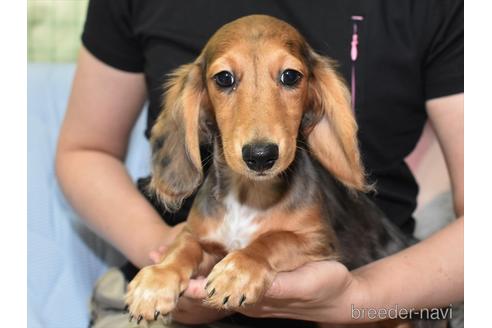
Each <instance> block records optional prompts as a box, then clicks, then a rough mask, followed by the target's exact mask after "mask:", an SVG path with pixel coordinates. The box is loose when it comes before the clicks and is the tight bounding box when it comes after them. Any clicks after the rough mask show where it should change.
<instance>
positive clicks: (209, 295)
mask: <svg viewBox="0 0 492 328" xmlns="http://www.w3.org/2000/svg"><path fill="white" fill-rule="evenodd" d="M214 294H215V288H214V289H212V290H211V291H210V293H208V297H212V296H213V295H214Z"/></svg>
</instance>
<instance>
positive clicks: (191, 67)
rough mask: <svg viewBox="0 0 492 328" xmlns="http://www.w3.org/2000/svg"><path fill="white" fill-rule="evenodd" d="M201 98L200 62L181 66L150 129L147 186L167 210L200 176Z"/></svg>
mask: <svg viewBox="0 0 492 328" xmlns="http://www.w3.org/2000/svg"><path fill="white" fill-rule="evenodd" d="M205 98H206V91H205V88H204V85H203V81H202V74H201V65H200V64H199V63H198V61H197V62H195V63H192V64H188V65H183V66H181V67H180V68H178V69H177V70H176V71H175V72H174V73H173V74H172V75H171V79H170V81H169V83H167V85H166V93H165V97H164V103H163V110H162V112H161V114H160V115H159V117H158V118H157V121H156V123H155V125H154V126H153V128H152V131H151V138H150V142H151V145H152V180H151V182H150V185H149V188H150V191H151V192H154V193H155V194H156V195H157V196H158V197H159V199H160V200H161V202H162V203H163V204H164V206H165V207H166V209H167V210H169V211H175V210H178V209H179V208H180V207H181V204H182V201H183V200H184V199H185V198H186V197H188V196H190V195H191V194H192V193H193V192H194V191H195V190H196V189H197V188H198V186H199V185H200V183H201V182H202V179H203V171H202V164H201V158H200V147H199V143H200V140H199V139H200V135H199V134H200V131H199V130H200V123H199V120H200V116H201V111H202V107H203V105H204V101H205Z"/></svg>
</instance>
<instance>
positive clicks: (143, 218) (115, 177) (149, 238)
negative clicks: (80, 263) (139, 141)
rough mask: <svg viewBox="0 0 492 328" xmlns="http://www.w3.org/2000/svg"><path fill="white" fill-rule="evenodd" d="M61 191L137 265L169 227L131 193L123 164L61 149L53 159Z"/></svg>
mask: <svg viewBox="0 0 492 328" xmlns="http://www.w3.org/2000/svg"><path fill="white" fill-rule="evenodd" d="M57 175H58V179H59V181H60V185H61V186H62V189H63V191H64V193H65V195H66V197H67V198H68V200H69V201H70V203H71V204H72V206H73V207H74V208H75V210H76V211H77V212H78V213H79V214H80V216H81V217H82V218H83V219H84V220H85V221H86V223H87V224H88V226H90V227H91V229H93V230H94V231H95V232H96V233H98V234H99V235H100V236H101V237H103V238H104V239H106V240H107V241H109V242H110V243H111V244H113V245H114V246H115V247H116V248H118V249H119V250H120V251H121V252H122V253H123V254H125V256H126V257H127V258H128V259H129V260H130V261H131V262H133V263H134V264H135V265H137V266H144V265H148V264H150V260H149V259H148V253H149V252H150V251H151V250H154V249H156V248H157V247H158V246H160V245H162V244H163V242H164V241H165V238H166V236H167V235H168V234H169V232H170V231H171V229H170V228H169V227H168V226H166V225H165V224H164V223H163V221H162V220H161V218H160V216H159V215H158V214H157V212H156V211H155V210H154V209H153V208H152V207H151V206H150V205H149V203H148V202H147V201H146V200H145V198H144V197H143V196H142V195H141V194H140V192H139V191H138V190H137V189H136V187H135V185H134V183H133V182H132V180H131V178H130V177H129V175H128V173H127V171H126V169H125V167H124V165H123V163H122V162H121V161H120V160H119V159H118V158H116V157H113V156H111V155H109V154H107V153H104V152H101V151H95V150H64V151H61V152H60V153H59V155H58V158H57Z"/></svg>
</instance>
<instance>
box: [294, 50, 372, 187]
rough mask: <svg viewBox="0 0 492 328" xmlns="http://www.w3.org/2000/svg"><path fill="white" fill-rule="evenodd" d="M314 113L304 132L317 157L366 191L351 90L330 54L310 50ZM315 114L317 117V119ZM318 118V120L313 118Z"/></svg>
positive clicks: (343, 180)
mask: <svg viewBox="0 0 492 328" xmlns="http://www.w3.org/2000/svg"><path fill="white" fill-rule="evenodd" d="M309 57H310V58H309V60H308V62H310V64H311V71H312V73H311V76H310V80H309V104H310V107H309V108H308V109H307V113H306V114H305V115H307V116H309V117H311V122H310V123H308V125H309V126H307V127H306V126H304V133H305V136H306V139H307V142H308V145H309V148H310V150H311V152H312V153H313V154H314V156H315V157H316V159H317V160H318V161H319V162H320V163H321V164H322V165H323V166H324V167H325V168H326V169H327V170H328V171H329V172H330V173H331V174H332V175H333V176H334V177H335V178H336V179H338V180H339V181H340V182H341V183H343V184H344V185H345V186H347V187H348V188H350V189H355V190H360V191H365V190H367V187H366V183H365V175H364V169H363V167H362V164H361V161H360V154H359V148H358V143H357V124H356V122H355V118H354V114H353V112H352V108H351V106H350V93H349V91H348V89H347V87H346V86H345V83H344V82H343V81H342V79H341V78H340V77H339V76H338V74H337V73H336V71H335V69H334V67H333V64H332V63H331V61H330V60H329V59H328V58H325V57H322V56H320V55H318V54H317V53H315V52H314V51H313V50H311V49H310V50H309ZM313 117H314V119H313ZM313 121H314V122H313Z"/></svg>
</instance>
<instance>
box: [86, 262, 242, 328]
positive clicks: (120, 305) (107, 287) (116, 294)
mask: <svg viewBox="0 0 492 328" xmlns="http://www.w3.org/2000/svg"><path fill="white" fill-rule="evenodd" d="M127 284H128V283H127V281H126V280H125V277H124V275H123V273H122V272H121V271H120V270H118V269H116V268H114V269H110V270H109V271H108V272H106V273H105V274H104V275H103V276H102V277H101V278H100V279H99V280H98V281H97V283H96V286H95V287H94V292H93V294H92V299H91V303H90V310H91V324H90V327H91V328H131V327H135V328H136V327H138V328H144V327H148V328H184V327H187V326H185V325H182V324H178V323H175V322H173V323H170V324H165V323H164V322H162V321H153V322H151V323H147V322H144V321H142V322H140V325H137V322H136V320H135V319H133V320H132V322H129V314H128V312H127V311H126V310H125V302H124V296H125V293H126V287H127ZM193 327H197V326H196V325H194V326H193ZM199 327H206V328H238V327H239V326H238V325H232V324H228V323H223V322H217V323H213V324H207V325H201V326H199ZM241 327H244V326H241Z"/></svg>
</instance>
